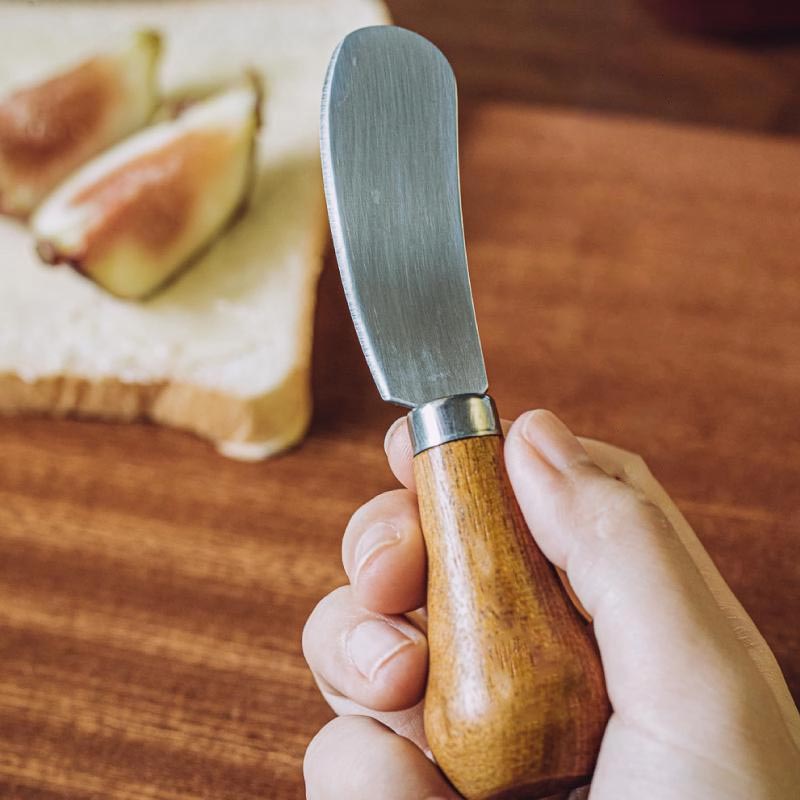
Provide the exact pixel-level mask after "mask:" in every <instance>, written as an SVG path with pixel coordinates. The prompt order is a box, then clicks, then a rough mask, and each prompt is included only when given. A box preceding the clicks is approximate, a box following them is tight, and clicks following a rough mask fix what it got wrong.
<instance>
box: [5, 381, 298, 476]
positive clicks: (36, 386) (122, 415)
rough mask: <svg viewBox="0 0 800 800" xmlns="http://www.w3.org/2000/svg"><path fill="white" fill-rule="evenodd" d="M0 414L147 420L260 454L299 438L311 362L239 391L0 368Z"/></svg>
mask: <svg viewBox="0 0 800 800" xmlns="http://www.w3.org/2000/svg"><path fill="white" fill-rule="evenodd" d="M0 413H3V414H12V415H13V414H26V415H28V414H43V415H48V416H55V417H77V418H89V419H101V420H108V421H117V422H133V421H136V420H150V421H152V422H157V423H160V424H163V425H169V426H171V427H174V428H179V429H181V430H185V431H189V432H191V433H194V434H197V435H199V436H202V437H204V438H207V439H210V440H211V441H212V442H213V443H214V444H215V445H216V447H217V449H219V450H220V451H221V452H223V453H224V454H225V455H227V456H230V457H233V458H239V459H243V460H258V459H260V458H265V457H267V456H268V455H271V454H273V453H275V452H278V451H279V450H283V449H285V448H287V447H290V446H291V445H293V444H295V443H296V442H298V441H299V440H300V439H301V438H302V437H303V435H304V433H305V432H306V430H307V428H308V424H309V422H310V418H311V392H310V388H309V376H308V368H307V367H305V368H297V369H294V370H292V371H291V372H290V373H289V374H288V375H286V377H285V379H284V380H283V381H282V383H281V384H279V385H278V386H276V387H275V388H274V389H273V390H272V391H270V392H268V393H266V394H262V395H257V396H254V397H239V396H236V395H231V394H226V393H224V392H220V391H216V390H213V389H208V388H205V387H202V386H196V385H193V384H187V383H179V382H170V381H164V382H159V383H126V382H124V381H121V380H119V379H117V378H102V379H99V380H94V379H91V378H86V377H80V376H75V375H56V376H51V377H47V378H39V379H36V380H33V381H26V380H24V379H22V378H21V377H19V376H18V375H15V374H13V373H8V372H7V373H2V374H0Z"/></svg>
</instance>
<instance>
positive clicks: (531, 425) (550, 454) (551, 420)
mask: <svg viewBox="0 0 800 800" xmlns="http://www.w3.org/2000/svg"><path fill="white" fill-rule="evenodd" d="M521 433H522V436H523V438H524V439H525V441H526V442H527V443H528V444H529V445H531V447H533V448H534V449H535V450H536V452H537V453H538V454H539V455H540V456H541V457H542V458H543V459H544V460H545V461H546V462H547V463H548V464H550V465H551V466H552V467H554V468H555V469H557V470H559V471H560V472H562V471H564V470H566V469H568V468H569V467H571V466H573V465H574V464H576V463H578V462H580V461H588V460H589V454H588V453H587V452H586V450H584V448H583V445H582V444H581V443H580V442H579V441H578V439H577V438H576V436H575V435H574V434H573V433H572V431H570V429H569V428H568V427H567V426H566V425H565V424H564V423H563V422H562V421H561V420H560V419H559V418H558V417H557V416H556V415H555V414H553V413H552V412H550V411H544V410H538V411H529V412H528V413H527V414H526V415H525V417H524V419H523V421H522V426H521Z"/></svg>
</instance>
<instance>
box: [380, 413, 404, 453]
mask: <svg viewBox="0 0 800 800" xmlns="http://www.w3.org/2000/svg"><path fill="white" fill-rule="evenodd" d="M405 424H406V418H405V417H399V418H398V419H396V420H395V421H394V422H393V423H392V424H391V425H390V426H389V430H388V431H386V436H384V437H383V451H384V452H387V451H388V450H389V442H390V441H391V440H392V436H394V435H395V433H396V432H397V429H398V428H399V427H400V426H401V425H405Z"/></svg>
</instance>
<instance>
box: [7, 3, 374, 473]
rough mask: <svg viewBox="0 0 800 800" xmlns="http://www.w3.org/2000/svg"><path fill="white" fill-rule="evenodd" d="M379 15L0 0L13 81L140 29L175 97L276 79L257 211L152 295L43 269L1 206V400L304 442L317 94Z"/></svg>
mask: <svg viewBox="0 0 800 800" xmlns="http://www.w3.org/2000/svg"><path fill="white" fill-rule="evenodd" d="M385 21H387V15H386V12H385V10H384V8H383V6H382V5H381V4H380V3H379V2H376V1H375V0H336V3H331V2H329V0H212V1H211V2H208V1H207V0H192V2H179V1H175V2H159V3H137V2H115V3H102V4H100V3H92V2H81V3H69V4H64V3H38V4H36V5H35V6H32V5H30V4H28V3H25V2H7V3H2V4H0V93H3V94H4V93H6V92H8V91H10V90H12V89H13V88H14V87H16V86H18V85H21V84H24V83H30V82H31V81H33V80H36V79H37V78H39V77H44V76H46V75H47V74H48V73H49V72H51V71H52V70H54V69H57V68H59V67H62V66H63V65H65V64H68V63H69V62H71V61H75V60H77V59H80V58H83V57H85V56H86V55H88V54H91V53H94V52H96V51H97V50H98V49H101V48H103V47H106V46H108V45H107V43H108V42H110V41H114V40H115V39H120V40H121V39H123V38H124V37H125V36H127V35H130V33H131V32H132V31H135V30H137V29H139V28H154V29H156V30H158V31H160V32H161V33H162V35H163V37H164V56H163V62H162V68H161V76H160V80H161V86H162V87H163V88H164V90H165V92H166V93H167V94H170V93H173V94H177V93H180V92H181V91H182V90H184V89H186V88H187V87H188V88H191V87H193V86H195V87H196V86H198V85H201V86H202V85H209V84H219V83H220V82H223V81H225V80H233V79H235V78H236V77H237V76H239V75H240V74H241V73H242V71H243V70H245V69H247V68H254V69H255V70H256V71H257V72H258V73H260V74H261V75H262V77H263V79H264V81H265V84H266V100H265V107H264V109H263V119H264V127H263V130H262V131H261V134H260V136H259V143H258V158H257V162H258V174H257V176H256V180H255V186H254V190H253V195H252V199H251V202H250V206H249V209H248V211H247V213H246V214H245V215H244V216H243V217H242V219H241V220H240V221H239V222H238V223H237V224H236V225H235V226H234V227H233V228H232V229H231V230H230V231H229V232H228V233H226V234H225V235H224V236H223V237H222V238H220V239H219V240H218V241H217V242H216V244H215V245H214V246H213V247H212V248H211V249H210V250H209V251H208V252H207V253H206V254H205V255H204V256H203V257H202V258H201V259H200V261H198V262H197V263H196V264H195V265H193V266H192V267H191V268H190V269H188V270H187V271H186V272H185V273H184V274H182V275H181V276H180V277H179V278H178V279H177V280H176V281H175V282H174V283H173V284H171V285H170V286H168V287H167V288H166V289H165V290H164V291H163V292H161V293H159V294H157V295H156V296H154V297H153V298H152V299H151V300H148V301H146V302H143V303H137V302H131V301H124V300H118V299H116V298H114V297H112V296H111V295H109V294H107V293H106V292H104V291H103V290H102V289H101V288H100V287H98V286H97V285H95V284H93V283H92V282H91V281H88V280H86V279H85V278H83V277H82V276H80V275H78V274H76V273H75V272H74V271H73V270H71V269H69V268H54V267H50V266H46V265H44V264H42V263H41V262H40V261H39V259H38V258H37V256H36V254H35V250H34V243H33V241H32V237H31V235H30V233H29V231H28V230H27V229H26V228H25V227H24V226H23V225H22V224H20V223H19V222H16V221H14V220H10V219H0V412H4V413H28V412H39V413H48V414H56V415H66V414H73V415H79V416H88V417H99V418H106V419H114V420H134V419H142V418H146V419H151V420H154V421H156V422H160V423H164V424H167V425H172V426H175V427H178V428H183V429H186V430H189V431H193V432H195V433H197V434H200V435H202V436H204V437H207V438H209V439H211V440H212V441H213V442H214V443H215V444H216V446H217V447H218V448H219V450H220V451H221V452H223V453H224V454H226V455H229V456H232V457H236V458H245V459H258V458H263V457H265V456H267V455H269V454H271V453H274V452H276V451H277V450H280V449H282V448H285V447H287V446H289V445H291V444H293V443H294V442H296V441H297V440H298V439H299V438H300V437H302V435H303V433H304V432H305V430H306V428H307V425H308V422H309V419H310V415H311V397H310V385H309V383H310V380H309V371H310V370H309V367H310V356H311V353H310V350H311V338H312V320H313V309H314V296H315V288H316V281H317V276H318V274H319V269H320V266H321V262H322V250H323V244H324V241H325V214H324V202H323V198H322V189H321V178H320V168H319V151H318V119H319V102H320V91H321V87H322V82H323V78H324V73H325V68H326V66H327V61H328V59H329V57H330V55H331V53H332V51H333V48H334V47H335V45H336V44H337V42H338V41H339V40H340V39H341V38H342V37H343V36H344V35H345V34H346V33H347V32H348V31H350V30H352V29H354V28H358V27H362V26H364V25H372V24H380V23H382V22H385Z"/></svg>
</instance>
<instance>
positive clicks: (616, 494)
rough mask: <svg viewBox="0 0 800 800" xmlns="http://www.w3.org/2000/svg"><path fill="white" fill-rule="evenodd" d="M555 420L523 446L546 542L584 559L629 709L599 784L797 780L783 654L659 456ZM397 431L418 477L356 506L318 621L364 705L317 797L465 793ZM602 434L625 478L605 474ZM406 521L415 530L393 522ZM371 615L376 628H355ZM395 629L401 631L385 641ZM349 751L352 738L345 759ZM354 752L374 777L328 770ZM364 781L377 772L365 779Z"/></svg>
mask: <svg viewBox="0 0 800 800" xmlns="http://www.w3.org/2000/svg"><path fill="white" fill-rule="evenodd" d="M538 413H539V412H537V414H538ZM537 424H538V425H540V427H541V430H540V431H539V435H540V437H541V439H542V443H541V447H542V452H543V453H544V455H543V456H541V457H540V458H538V459H537V458H536V453H533V451H530V452H529V450H530V448H529V450H525V449H524V448H525V447H526V445H524V444H520V441H519V440H520V437H519V436H517V437H515V435H514V434H515V431H514V430H512V432H511V434H510V435H509V440H508V443H507V445H506V460H507V463H508V466H509V472H510V474H511V477H512V482H514V485H515V490H516V492H517V496H518V499H519V500H520V505H521V506H522V509H523V512H524V513H525V515H526V518H527V520H528V523H529V525H530V527H531V529H532V530H536V531H537V543H538V544H539V546H540V547H541V549H542V550H543V551H544V553H545V555H546V556H547V557H548V558H550V560H551V561H553V562H554V563H555V564H557V565H558V566H561V567H565V566H566V567H567V568H568V569H567V571H568V573H569V575H570V580H571V582H572V585H573V588H574V590H575V592H576V594H577V596H578V598H579V599H580V601H581V603H582V604H583V605H584V606H585V608H586V609H588V611H589V612H590V613H591V614H592V616H593V617H594V630H595V634H596V636H597V640H598V643H599V646H600V651H601V654H602V658H603V668H604V672H605V677H606V685H607V689H608V693H609V697H610V699H611V703H612V706H613V709H614V713H613V715H612V717H611V720H610V722H609V724H608V727H607V729H606V732H605V736H604V738H603V743H602V747H601V751H600V755H599V758H598V762H597V766H596V771H595V775H594V778H593V781H592V786H591V798H592V800H626V799H627V798H630V799H631V800H634V799H636V800H638V798H648V800H661V798H664V800H666V799H667V798H676V797H681V798H686V800H694V798H698V800H699V798H703V800H711V799H715V798H725V800H739V799H740V798H741V800H745V798H746V800H760V799H761V798H763V800H783V798H787V800H788V798H790V797H792V796H794V795H793V794H792V793H793V792H795V791H796V786H797V785H800V766H799V765H800V717H799V716H798V714H797V709H796V708H795V707H794V705H793V703H792V700H791V698H790V696H789V693H788V690H787V688H786V684H785V682H784V681H783V678H782V676H781V674H780V671H779V669H778V667H777V664H776V662H775V659H774V657H773V656H772V653H771V652H770V650H769V648H768V647H767V646H766V644H765V642H764V641H763V639H762V638H761V636H760V634H759V633H758V631H757V630H756V628H755V626H754V625H753V623H752V622H751V621H750V619H749V617H747V615H746V613H745V612H744V610H743V609H742V608H741V606H740V605H739V604H738V602H737V601H736V599H735V598H734V596H733V595H732V594H731V592H730V590H729V589H728V587H727V586H726V584H725V583H724V581H723V580H722V578H721V577H720V575H719V573H718V572H717V571H716V569H715V567H714V565H713V563H712V562H711V560H710V559H709V557H708V555H707V554H706V553H705V551H704V550H703V548H702V546H701V545H700V543H699V541H698V540H697V538H696V537H695V535H694V533H693V532H692V530H691V528H690V527H689V526H688V524H687V523H686V521H685V520H684V519H683V517H682V516H681V515H680V513H679V512H678V510H677V509H676V508H675V506H674V504H673V503H672V502H671V500H670V499H669V498H668V497H667V495H666V493H665V492H664V490H663V489H662V488H661V487H660V486H659V485H658V484H657V483H656V482H655V480H654V479H653V478H652V476H651V475H650V473H649V472H648V470H647V468H646V467H645V466H644V464H643V462H642V461H641V459H639V458H638V457H636V456H633V455H631V454H629V453H626V452H624V451H621V450H618V449H616V448H613V447H610V446H608V445H603V444H600V443H597V442H591V441H587V442H584V447H585V448H586V450H584V449H583V447H581V445H580V444H578V442H577V440H575V439H574V437H572V438H571V439H567V438H566V437H569V436H570V435H569V434H568V432H567V433H566V434H565V433H564V430H565V429H563V426H560V423H558V421H557V420H554V418H552V415H549V417H548V416H546V415H542V418H540V419H539V420H538V421H537ZM558 426H560V428H559V427H558ZM516 427H517V426H516V425H515V428H516ZM562 429H563V430H562ZM395 433H396V435H395V436H394V437H391V436H390V437H389V446H388V450H387V452H388V455H389V461H390V465H391V467H392V469H393V471H394V472H395V474H396V475H397V477H398V478H399V479H400V481H401V482H402V483H403V484H404V485H405V486H406V487H407V488H406V489H402V490H396V491H394V492H388V493H386V494H384V495H380V496H379V497H377V498H375V499H373V500H372V501H370V503H368V504H366V505H365V506H363V507H362V508H361V509H360V510H359V511H358V512H357V513H356V514H355V515H354V516H353V519H352V520H351V523H350V525H349V526H348V529H347V531H346V533H345V538H344V543H343V560H344V563H345V568H346V571H347V573H348V577H349V578H350V580H351V585H350V586H346V587H342V588H341V589H338V590H336V591H335V592H333V593H332V594H331V595H329V596H328V597H327V598H326V599H325V600H323V601H322V602H321V603H320V605H319V606H318V607H317V609H316V610H315V611H314V613H313V614H312V616H311V618H310V619H309V623H308V625H307V627H306V631H305V633H304V648H305V651H306V657H307V658H308V660H309V663H310V665H311V666H312V669H313V671H314V674H315V676H316V677H317V681H318V683H319V685H320V688H321V690H322V692H323V694H324V696H325V698H326V700H327V701H328V703H329V704H330V705H331V707H332V708H333V710H334V711H335V712H336V713H337V714H339V715H341V716H343V717H346V718H345V719H340V720H339V722H338V723H332V724H331V725H329V726H327V728H325V729H323V731H322V732H321V734H320V735H318V737H317V738H316V739H315V741H314V743H312V746H311V747H310V748H309V753H308V755H307V760H306V773H307V785H308V786H309V797H310V798H313V799H314V800H317V798H320V799H327V798H331V799H332V800H333V799H334V798H340V797H341V798H344V797H348V798H354V799H355V798H360V797H362V796H363V797H365V798H366V797H375V796H381V797H384V798H386V799H387V800H389V799H390V798H391V800H394V799H395V798H397V800H406V798H408V799H409V800H410V798H418V797H419V798H424V797H437V798H438V797H447V798H455V797H456V795H455V793H454V792H453V791H452V789H451V788H450V787H449V786H448V785H447V784H446V782H445V781H444V780H443V779H442V777H441V775H440V774H439V773H438V772H437V770H436V769H435V767H434V766H433V765H432V763H431V761H430V760H429V759H428V758H426V757H425V756H426V755H428V756H429V755H430V754H429V753H428V751H427V744H426V741H425V736H424V732H423V726H422V711H423V705H422V695H423V693H424V688H425V675H426V670H427V645H426V642H425V638H424V612H420V611H416V612H412V611H411V609H415V608H418V607H419V606H421V605H422V603H423V602H424V597H425V556H424V545H423V541H422V537H421V533H420V530H419V519H418V515H417V508H416V497H415V495H414V494H413V476H412V473H411V465H410V449H409V446H408V442H407V438H406V437H405V435H404V431H403V429H402V427H401V428H399V429H398V430H397V431H396V432H395ZM548 436H549V437H550V440H548ZM558 447H560V448H561V449H560V450H558ZM548 449H549V452H548ZM586 451H588V453H589V454H590V455H591V458H592V460H593V462H594V464H596V465H597V466H599V467H601V468H602V470H604V471H605V473H607V474H609V475H611V476H613V477H615V478H618V479H620V480H617V481H614V480H609V479H608V477H607V476H605V475H603V473H602V472H600V470H598V469H597V468H596V467H595V466H594V465H593V464H592V463H591V462H590V460H589V456H587V453H586ZM566 473H571V474H569V477H568V479H567V480H564V481H563V482H559V481H560V476H561V475H562V474H566ZM626 484H627V485H626ZM629 487H633V490H632V489H631V488H629ZM387 520H388V521H389V524H388V527H387V525H386V521H387ZM554 520H555V521H557V522H558V524H554ZM381 526H383V527H384V528H385V529H386V530H382V528H381ZM389 529H391V530H394V531H396V532H397V533H398V535H397V536H396V537H391V536H390V537H388V538H387V537H386V536H383V537H382V538H381V537H378V536H376V534H375V531H376V530H377V531H379V532H380V531H381V530H382V533H383V534H385V533H387V531H388V530H389ZM365 543H367V544H368V545H369V546H366V545H365ZM365 622H366V625H363V623H365ZM381 626H383V628H382V627H381ZM367 628H369V631H370V636H367V637H365V636H361V635H359V636H354V635H352V632H353V631H355V630H359V631H364V630H366V629H367ZM342 631H349V632H350V633H348V634H347V635H345V636H343V635H342ZM381 631H383V632H381ZM373 634H374V638H372V637H373ZM381 637H384V638H385V640H386V641H385V642H383V643H382V644H381V646H380V647H379V646H378V639H380V638H381ZM342 641H345V646H344V647H342V646H341V642H342ZM351 642H352V643H354V644H353V646H352V647H351V646H350V643H351ZM393 643H394V644H393ZM390 644H393V646H392V647H390V648H388V649H386V648H384V649H383V651H382V650H381V647H383V645H386V646H387V647H388V645H390ZM379 652H383V656H381V657H380V658H378V655H379ZM369 659H372V660H369ZM376 659H377V660H376ZM362 662H363V663H362ZM364 664H368V665H372V667H370V668H369V669H367V668H365V666H364ZM373 667H374V668H373ZM398 709H399V710H398ZM375 720H377V721H379V722H380V723H382V724H383V726H385V727H381V726H379V725H377V724H376V722H375ZM387 729H388V730H390V731H392V732H393V734H389V733H388V732H387ZM394 734H399V736H395V735H394ZM401 737H402V738H401ZM411 743H413V745H412V744H411ZM343 748H344V750H343ZM332 752H338V753H339V758H338V760H337V761H336V763H335V765H334V764H333V763H332V762H331V761H330V755H329V754H330V753H332ZM366 752H369V753H370V754H371V755H370V756H369V764H365V762H364V755H363V753H366ZM326 753H327V754H328V755H327V759H328V761H327V762H326V757H325V754H326ZM342 758H344V759H350V761H352V763H353V764H354V765H356V766H357V768H358V770H361V771H365V772H368V773H369V780H366V779H365V778H363V777H362V778H358V779H356V778H353V777H352V776H351V775H350V774H349V773H348V774H347V776H346V777H344V778H341V779H340V783H339V784H337V783H336V781H335V780H334V781H331V780H330V779H326V780H322V781H320V780H319V778H318V777H317V775H324V774H325V766H324V765H325V763H329V764H330V766H329V769H330V770H333V769H334V767H335V770H336V771H337V772H336V774H344V773H342V769H341V763H342ZM358 780H361V781H362V783H361V784H358ZM341 781H344V783H341ZM362 785H363V786H367V785H368V786H369V789H365V790H364V791H363V792H361V790H360V789H359V786H362ZM314 786H319V787H321V788H319V789H314V788H313V787H314ZM581 794H582V793H581Z"/></svg>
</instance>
